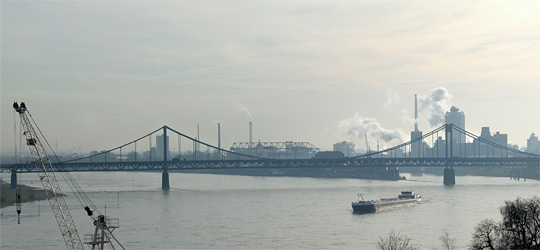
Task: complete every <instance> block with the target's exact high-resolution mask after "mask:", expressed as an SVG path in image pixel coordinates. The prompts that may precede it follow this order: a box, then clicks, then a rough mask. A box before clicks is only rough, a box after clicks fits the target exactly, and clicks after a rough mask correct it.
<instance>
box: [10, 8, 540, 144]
mask: <svg viewBox="0 0 540 250" xmlns="http://www.w3.org/2000/svg"><path fill="white" fill-rule="evenodd" d="M414 94H418V95H419V99H421V100H422V105H421V106H422V108H423V109H422V112H420V117H419V118H420V119H419V120H420V129H421V130H423V131H424V132H427V131H430V130H431V129H433V128H434V127H433V126H434V125H435V124H433V125H432V124H430V122H429V120H430V118H433V119H435V120H433V121H434V122H436V118H437V111H438V112H441V110H442V111H446V110H448V108H449V107H450V105H455V106H457V107H458V108H460V110H462V111H464V112H465V115H466V129H467V130H469V131H471V132H473V133H475V134H479V133H480V128H481V127H482V126H490V127H491V130H492V132H496V131H500V132H501V133H508V134H509V136H508V139H509V142H510V143H514V144H519V145H520V146H525V145H526V139H527V138H528V137H529V135H530V134H531V133H532V132H535V133H537V134H538V133H540V1H537V0H533V1H296V0H294V1H161V2H159V1H157V2H156V1H152V2H146V1H118V2H109V1H78V2H62V1H54V2H53V1H50V2H49V1H22V2H21V1H2V2H1V103H2V105H1V149H2V151H4V152H5V151H13V148H14V139H13V138H14V131H13V126H14V113H13V110H12V107H11V105H12V103H13V101H25V102H26V103H27V106H28V108H29V110H30V111H31V114H32V115H33V118H34V119H35V120H36V122H37V123H38V125H39V126H40V128H41V130H42V131H43V132H44V133H45V135H46V137H47V138H48V140H49V141H51V142H55V141H57V142H58V149H59V150H60V151H70V150H71V151H73V150H76V149H77V148H78V147H79V146H80V147H82V149H81V151H85V152H87V151H91V150H101V149H108V148H112V147H115V146H119V145H121V144H123V143H125V142H128V141H131V140H133V139H136V138H138V137H140V136H142V135H144V134H146V133H148V132H150V131H152V130H154V129H157V128H159V127H161V126H163V125H168V126H170V127H172V128H174V129H176V130H178V131H181V132H184V133H187V134H189V135H195V134H196V126H197V125H196V124H197V122H199V123H200V129H201V140H203V141H206V142H209V143H211V144H216V145H217V126H216V121H219V122H221V129H222V130H221V134H222V145H227V146H231V144H232V143H233V142H235V141H247V140H248V119H249V118H248V114H250V115H251V119H252V120H253V138H254V140H255V141H258V140H262V141H286V140H292V141H309V142H311V143H313V144H314V145H315V146H318V147H319V148H321V149H323V150H325V149H326V150H327V149H331V148H332V144H333V143H335V142H338V141H343V140H347V141H350V140H351V139H352V140H353V142H355V143H356V144H357V147H358V148H364V147H365V146H364V145H365V141H364V138H363V134H364V132H363V131H364V129H367V134H368V139H369V140H370V144H372V147H373V146H374V144H375V143H376V142H375V141H376V140H377V139H378V140H380V141H384V140H385V139H386V140H387V144H388V145H393V144H395V143H397V142H399V141H400V140H406V139H407V138H408V137H409V136H410V135H409V132H410V131H411V130H412V129H413V127H414V126H413V122H414V119H413V118H412V117H413V108H414ZM437 98H439V99H437ZM434 104H436V105H434ZM17 119H18V118H17Z"/></svg>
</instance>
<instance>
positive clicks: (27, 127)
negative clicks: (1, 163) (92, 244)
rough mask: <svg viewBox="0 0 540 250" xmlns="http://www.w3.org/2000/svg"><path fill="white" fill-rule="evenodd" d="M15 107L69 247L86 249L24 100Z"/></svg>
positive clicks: (40, 177) (14, 104)
mask: <svg viewBox="0 0 540 250" xmlns="http://www.w3.org/2000/svg"><path fill="white" fill-rule="evenodd" d="M13 108H14V109H15V111H17V113H19V115H20V118H21V126H22V128H23V131H24V132H23V135H24V136H25V137H26V145H28V147H29V149H30V153H31V155H32V159H33V162H34V165H35V166H36V169H37V170H38V175H39V180H40V181H41V184H42V185H43V190H45V193H46V194H47V199H48V200H49V204H50V205H51V208H52V211H53V214H54V217H55V218H56V222H57V223H58V226H59V227H60V232H61V234H62V237H63V238H64V241H65V243H66V246H67V248H68V249H84V248H83V244H82V241H81V238H80V237H79V233H78V232H77V228H76V227H75V223H74V221H73V218H72V217H71V213H70V212H69V209H68V205H67V203H66V200H65V199H64V195H63V193H62V190H61V189H60V185H59V184H58V180H57V179H56V175H55V173H54V170H53V166H52V163H51V159H50V158H49V157H48V156H47V154H46V153H45V148H44V147H43V144H42V142H41V140H40V139H39V137H38V135H37V133H36V131H35V129H34V127H33V126H32V123H31V122H30V119H29V118H28V115H27V113H26V105H25V104H24V102H21V105H20V106H19V105H18V104H17V103H13Z"/></svg>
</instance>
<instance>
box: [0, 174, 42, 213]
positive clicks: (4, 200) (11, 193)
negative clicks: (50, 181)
mask: <svg viewBox="0 0 540 250" xmlns="http://www.w3.org/2000/svg"><path fill="white" fill-rule="evenodd" d="M18 187H19V192H20V196H21V203H25V202H29V201H37V200H45V199H47V194H46V193H45V191H43V190H41V189H37V188H34V187H30V186H26V185H18ZM0 190H1V192H0V200H1V202H0V208H4V207H7V206H12V205H14V204H15V202H16V196H17V195H16V190H15V189H10V184H9V183H7V182H4V181H1V180H0Z"/></svg>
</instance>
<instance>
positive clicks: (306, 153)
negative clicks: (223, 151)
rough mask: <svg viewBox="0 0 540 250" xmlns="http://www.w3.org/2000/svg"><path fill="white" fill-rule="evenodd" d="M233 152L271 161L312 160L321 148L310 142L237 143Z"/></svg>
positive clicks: (234, 144) (232, 149)
mask: <svg viewBox="0 0 540 250" xmlns="http://www.w3.org/2000/svg"><path fill="white" fill-rule="evenodd" d="M230 150H231V151H233V152H236V153H240V154H245V155H251V156H257V157H264V158H271V159H311V158H313V157H314V156H315V154H316V153H317V152H319V148H317V147H315V146H313V144H311V143H309V142H293V141H285V142H260V141H259V142H235V143H233V145H232V146H231V148H230Z"/></svg>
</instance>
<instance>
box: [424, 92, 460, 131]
mask: <svg viewBox="0 0 540 250" xmlns="http://www.w3.org/2000/svg"><path fill="white" fill-rule="evenodd" d="M418 102H419V104H420V105H419V110H420V111H423V110H428V111H429V124H430V125H431V126H432V127H435V126H438V125H440V124H443V123H444V114H445V112H446V111H448V110H449V109H450V107H451V106H452V95H451V94H450V93H448V91H447V90H446V89H445V88H443V87H439V88H434V89H432V90H431V93H429V95H419V96H418Z"/></svg>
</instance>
